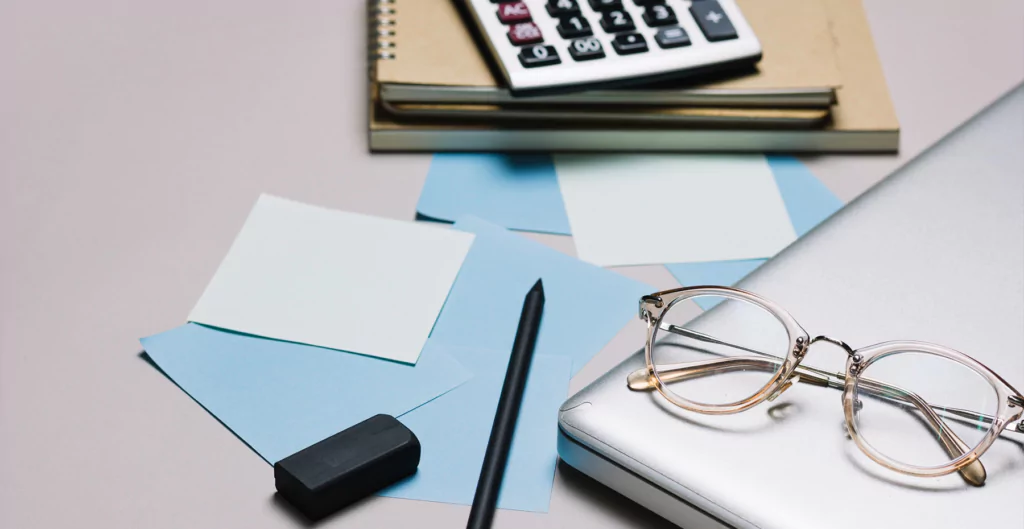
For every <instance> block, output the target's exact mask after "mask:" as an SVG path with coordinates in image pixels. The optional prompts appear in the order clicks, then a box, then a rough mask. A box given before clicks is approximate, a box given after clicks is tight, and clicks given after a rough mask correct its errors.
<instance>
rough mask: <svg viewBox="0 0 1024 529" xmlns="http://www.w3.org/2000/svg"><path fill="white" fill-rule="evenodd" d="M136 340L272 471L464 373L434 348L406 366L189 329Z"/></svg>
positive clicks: (453, 383) (445, 387)
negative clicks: (284, 461)
mask: <svg viewBox="0 0 1024 529" xmlns="http://www.w3.org/2000/svg"><path fill="white" fill-rule="evenodd" d="M140 341H141V342H142V346H143V348H144V349H145V350H146V353H147V354H148V355H149V357H150V358H151V359H152V360H153V362H155V363H156V364H157V366H159V367H160V369H161V370H163V372H164V373H165V374H166V375H167V376H168V377H170V378H171V379H172V380H173V381H174V382H175V383H176V384H177V385H178V386H179V387H181V389H183V390H184V391H185V392H186V393H188V394H189V395H191V396H192V398H193V399H195V400H196V402H198V403H199V404H200V405H202V406H203V407H204V408H206V410H207V411H209V412H210V413H211V414H213V415H214V416H215V417H217V419H219V420H220V421H221V422H222V423H223V424H224V425H225V426H227V427H228V428H229V429H231V431H232V432H234V433H235V435H237V436H238V437H239V438H241V439H242V441H244V442H245V443H246V444H248V445H249V446H250V447H251V448H252V449H253V450H255V451H256V453H258V454H259V455H260V457H262V458H263V459H265V460H266V461H267V462H268V463H271V464H273V463H275V462H277V461H279V460H281V459H283V458H284V457H286V456H289V455H291V454H293V453H295V452H298V451H299V450H302V449H303V448H306V447H307V446H310V445H312V444H314V443H317V442H318V441H321V440H323V439H325V438H327V437H329V436H331V435H333V434H335V433H338V432H340V431H341V430H344V429H345V428H348V427H349V426H352V425H354V424H356V423H359V422H360V421H362V420H364V419H367V418H369V417H371V416H373V415H376V414H378V413H387V414H390V415H395V416H398V415H401V414H402V413H405V412H407V411H409V410H411V409H413V408H416V407H417V406H419V405H421V404H423V403H425V402H428V401H430V400H432V399H434V398H436V397H437V396H439V395H442V394H444V393H445V392H447V391H449V390H451V389H452V388H455V387H457V386H459V385H460V384H462V383H463V382H466V381H467V380H468V379H469V378H470V377H471V376H472V375H471V373H470V372H469V371H468V370H467V369H466V368H464V367H463V366H462V365H461V364H460V363H459V362H458V361H457V360H455V359H454V358H453V357H452V356H451V355H449V354H447V353H445V352H444V350H443V349H441V348H424V350H423V353H422V355H421V356H420V360H419V362H417V364H416V365H415V366H410V365H406V364H400V363H396V362H389V361H386V360H380V359H376V358H371V357H368V356H362V355H357V354H352V353H344V352H340V351H335V350H331V349H324V348H320V347H313V346H308V345H302V344H297V343H290V342H281V341H276V340H269V339H265V338H258V337H254V336H247V335H242V334H237V333H232V332H229V331H221V330H217V329H212V328H209V327H204V326H201V325H196V324H192V323H190V324H187V325H183V326H181V327H178V328H175V329H172V330H170V331H167V332H164V333H161V334H157V335H155V336H150V337H148V338H143V339H142V340H140Z"/></svg>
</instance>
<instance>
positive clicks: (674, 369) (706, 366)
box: [627, 325, 992, 486]
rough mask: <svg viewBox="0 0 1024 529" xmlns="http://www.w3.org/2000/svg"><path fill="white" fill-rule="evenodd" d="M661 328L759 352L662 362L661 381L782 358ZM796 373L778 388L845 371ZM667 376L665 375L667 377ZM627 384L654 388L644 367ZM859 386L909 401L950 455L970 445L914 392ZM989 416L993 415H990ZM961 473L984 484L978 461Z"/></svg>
mask: <svg viewBox="0 0 1024 529" xmlns="http://www.w3.org/2000/svg"><path fill="white" fill-rule="evenodd" d="M662 329H663V330H666V331H669V332H672V333H675V334H679V335H683V336H687V337H690V338H693V339H696V340H700V341H703V342H708V343H714V344H718V345H724V346H727V347H731V348H735V349H739V350H742V351H747V352H751V353H754V354H757V355H759V356H760V358H757V357H729V358H721V359H713V360H705V361H700V362H687V363H683V364H676V365H673V366H665V367H668V369H659V370H658V376H659V377H660V378H661V380H662V381H663V382H670V381H677V380H686V379H689V378H697V377H703V376H708V375H713V374H717V373H722V372H729V371H736V370H743V369H761V370H767V371H769V372H771V371H775V370H776V369H777V368H778V365H779V364H780V363H781V362H782V359H781V358H779V357H776V356H774V355H770V354H768V353H764V352H761V351H757V350H755V349H750V348H747V347H743V346H740V345H737V344H732V343H729V342H725V341H722V340H719V339H717V338H715V337H713V336H709V335H707V334H704V333H701V332H697V331H692V330H690V329H685V328H682V327H679V326H676V325H667V326H663V327H662ZM794 371H795V373H794V374H795V375H796V376H794V377H792V378H791V379H790V381H787V382H786V385H785V386H783V387H782V388H781V390H785V389H786V388H788V387H789V385H792V383H793V382H804V383H807V384H812V385H815V386H821V387H836V388H841V387H842V385H840V384H835V385H833V383H832V380H831V377H836V378H839V379H840V380H845V378H846V377H845V375H843V374H841V373H836V374H832V373H828V372H826V371H822V370H819V369H815V368H812V367H805V366H797V368H796V369H795V370H794ZM666 377H668V379H666ZM627 382H628V384H629V387H630V388H631V389H634V390H644V389H651V388H653V383H654V380H653V376H652V375H651V374H650V373H648V372H647V368H642V369H640V370H637V371H635V372H633V373H631V374H630V375H629V377H627ZM860 386H861V388H862V389H864V390H865V391H866V392H867V393H869V394H871V395H875V396H879V397H882V398H885V399H887V400H896V401H897V402H900V401H902V402H903V403H909V404H912V405H913V406H914V407H915V408H917V409H918V410H920V411H921V414H922V415H923V416H924V418H925V419H926V422H927V424H928V426H929V427H930V428H931V429H932V431H933V432H934V433H935V434H936V435H937V436H938V438H939V441H940V444H941V445H942V447H943V449H944V450H945V451H946V453H947V454H948V455H949V457H951V458H954V459H956V458H958V457H960V456H962V455H964V454H966V453H967V452H969V451H970V447H968V446H967V444H966V443H964V442H963V440H961V439H960V437H959V436H957V435H956V433H954V432H953V431H952V430H951V429H950V428H949V426H948V425H947V424H946V423H945V421H943V420H942V418H941V417H939V416H938V414H936V413H935V410H933V409H932V406H931V405H929V404H928V403H927V402H926V401H925V400H924V399H922V398H921V397H920V396H919V395H917V394H916V393H913V392H911V391H907V390H905V389H903V388H900V387H897V386H893V385H890V384H885V383H882V382H878V381H875V380H870V379H863V378H862V379H861V380H860ZM780 393H781V391H776V392H775V394H774V395H772V397H769V399H770V400H774V398H775V397H776V396H778V395H779V394H780ZM979 415H980V414H973V416H974V417H978V416H979ZM990 420H992V419H990ZM960 474H961V475H962V476H963V478H964V480H965V481H967V482H968V483H970V484H972V485H977V486H980V485H983V484H984V483H985V477H986V472H985V467H984V466H983V465H982V463H981V461H977V460H976V461H974V462H972V463H971V464H969V465H967V466H965V467H963V468H961V469H960Z"/></svg>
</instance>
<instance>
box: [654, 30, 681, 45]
mask: <svg viewBox="0 0 1024 529" xmlns="http://www.w3.org/2000/svg"><path fill="white" fill-rule="evenodd" d="M654 40H655V41H657V43H658V46H661V47H662V48H679V47H682V46H689V45H690V36H689V35H687V34H686V30H685V29H683V28H680V27H675V28H662V29H659V30H658V34H657V35H655V36H654Z"/></svg>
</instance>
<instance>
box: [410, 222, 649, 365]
mask: <svg viewBox="0 0 1024 529" xmlns="http://www.w3.org/2000/svg"><path fill="white" fill-rule="evenodd" d="M455 228H456V229H458V230H462V231H468V232H471V233H475V234H476V238H475V240H474V241H473V247H472V248H470V250H469V254H467V255H466V260H465V261H463V263H462V269H461V270H459V275H458V277H457V278H456V280H455V284H454V285H452V289H451V291H450V292H449V293H448V300H447V301H446V302H445V305H444V308H442V309H441V314H440V315H439V316H438V317H437V322H436V323H435V324H434V330H433V331H432V332H431V334H430V339H431V340H435V341H438V342H440V343H443V344H445V345H455V346H462V347H478V348H483V349H493V350H498V351H504V350H510V349H511V348H512V342H513V340H514V339H515V333H516V328H517V326H518V324H519V314H520V312H521V311H522V308H523V298H524V297H525V296H526V293H527V292H528V291H529V290H530V287H532V286H533V284H534V283H535V282H536V281H537V279H538V278H540V279H542V280H543V282H544V297H545V304H544V319H543V321H542V322H541V327H540V332H539V334H538V336H537V354H546V355H560V356H568V357H570V358H571V359H572V373H573V374H576V372H578V371H579V370H580V368H582V367H583V365H584V364H586V363H587V362H588V361H589V360H590V359H591V358H592V357H593V356H594V355H595V354H597V352H598V351H600V350H601V348H602V347H604V345H605V344H607V343H608V342H609V341H610V340H611V339H612V338H613V337H614V336H615V334H617V333H618V332H619V331H620V330H621V329H622V327H623V326H625V325H626V323H627V322H628V321H629V320H630V318H635V317H636V311H637V303H638V302H639V300H640V296H643V295H644V294H650V293H651V292H653V291H654V289H653V288H652V287H651V286H649V285H646V284H644V283H641V282H639V281H635V280H633V279H630V278H628V277H626V276H623V275H620V274H618V273H616V272H612V271H611V270H606V269H604V268H601V267H598V266H594V265H592V264H589V263H585V262H583V261H580V260H579V259H576V258H574V257H570V256H568V255H565V254H563V253H561V252H558V251H556V250H553V249H551V248H549V247H547V246H544V245H543V244H540V243H538V242H535V241H532V240H530V239H527V238H526V237H523V236H521V235H518V234H515V233H512V232H510V231H508V230H506V229H504V228H501V227H500V226H495V225H494V224H491V223H489V222H487V221H484V220H482V219H479V218H477V217H463V218H461V219H459V220H458V221H457V222H456V223H455Z"/></svg>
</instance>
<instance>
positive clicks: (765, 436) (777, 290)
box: [561, 88, 1024, 529]
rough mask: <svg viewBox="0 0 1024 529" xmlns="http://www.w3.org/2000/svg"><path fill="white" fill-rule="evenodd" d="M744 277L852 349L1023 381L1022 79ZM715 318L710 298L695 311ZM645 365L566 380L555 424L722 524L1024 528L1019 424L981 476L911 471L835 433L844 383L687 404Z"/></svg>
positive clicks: (818, 360)
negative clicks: (741, 406) (569, 387)
mask: <svg viewBox="0 0 1024 529" xmlns="http://www.w3.org/2000/svg"><path fill="white" fill-rule="evenodd" d="M738 286H739V287H740V288H743V289H745V290H749V291H752V292H755V293H757V294H759V295H762V296H764V297H766V298H768V299H770V300H772V301H774V302H776V303H777V304H779V305H781V306H782V307H783V308H785V309H786V310H787V311H788V312H789V313H790V314H792V315H793V316H794V317H795V318H796V320H797V321H798V322H799V323H800V324H801V325H802V326H803V327H804V328H805V329H807V331H808V332H809V333H810V335H811V336H815V335H819V334H825V335H829V336H833V337H836V338H839V339H841V340H843V341H845V342H846V343H848V344H850V345H851V346H853V347H854V348H858V347H864V346H867V345H870V344H875V343H879V342H883V341H888V340H921V341H928V342H934V343H937V344H942V345H945V346H948V347H951V348H953V349H956V350H959V351H962V352H964V353H967V354H969V355H971V356H973V357H974V358H976V359H978V360H979V361H981V362H983V363H984V364H986V365H987V366H989V367H990V368H991V369H992V370H994V371H995V372H996V373H998V374H1000V375H1002V376H1003V377H1004V378H1006V379H1007V381H1008V382H1009V383H1010V384H1013V385H1014V386H1016V387H1017V388H1018V389H1020V388H1022V387H1024V88H1018V89H1016V90H1015V91H1013V92H1012V93H1011V94H1010V95H1008V96H1007V97H1005V98H1004V99H1002V100H1001V101H999V102H997V103H996V104H995V105H993V106H992V107H990V108H989V109H988V110H986V111H985V112H984V113H983V114H982V115H980V116H979V117H977V118H975V119H974V120H972V121H971V122H969V123H967V124H966V125H965V126H963V127H962V128H961V129H959V130H957V131H956V132H954V133H953V134H951V135H950V136H949V137H947V138H946V139H944V140H943V141H941V142H940V143H939V144H937V145H936V146H935V147H933V148H932V149H930V150H929V151H927V152H926V153H924V154H923V155H921V156H920V157H919V158H917V159H916V160H914V161H912V162H911V163H910V164H908V165H907V166H906V167H904V168H903V169H902V170H900V171H899V172H898V173H897V174H895V175H893V176H891V177H890V178H888V179H887V180H886V181H884V182H882V183H881V184H879V185H878V186H876V187H875V188H874V189H872V190H871V191H869V192H868V193H866V194H865V195H863V196H862V197H860V198H859V199H857V200H855V201H854V202H853V203H851V204H849V205H848V206H847V207H846V208H844V209H843V210H842V211H841V212H839V213H838V214H837V215H835V216H834V217H833V218H832V219H830V220H829V221H827V222H826V223H825V224H823V225H822V226H821V227H819V228H818V229H817V230H815V231H813V232H812V233H810V234H808V235H807V236H806V237H805V238H803V239H801V240H800V241H798V242H797V243H795V244H794V245H793V246H791V247H790V248H788V249H786V250H785V251H784V252H783V253H782V254H780V255H779V256H777V257H776V258H775V259H773V260H772V261H770V262H769V263H767V264H766V265H765V266H763V267H761V268H760V269H759V270H757V271H756V272H755V273H754V274H752V275H751V276H749V277H748V278H747V279H746V280H744V281H743V282H742V283H741V284H740V285H738ZM721 317H722V311H715V310H711V311H710V312H708V313H705V314H704V315H703V316H701V319H699V320H697V322H696V324H695V325H697V326H698V327H699V326H701V325H705V326H706V325H720V324H721V322H720V321H716V318H721ZM737 332H742V331H737ZM637 345H638V346H641V345H642V344H637ZM846 358H847V355H846V353H845V352H844V351H843V350H842V349H840V348H838V347H835V346H832V345H828V344H823V343H816V344H814V345H813V346H812V347H811V349H810V351H809V353H808V354H807V357H806V358H805V359H804V361H803V363H804V365H811V366H814V367H818V368H821V369H826V370H829V371H832V372H836V371H843V370H844V368H845V366H844V364H845V361H846ZM643 366H644V360H643V356H642V353H637V354H635V355H633V356H632V357H630V358H629V359H628V360H627V361H625V362H623V363H622V364H620V365H619V366H618V367H616V368H615V369H613V370H612V371H610V372H609V373H608V374H606V375H604V376H603V377H602V378H600V379H599V380H597V381H596V382H594V383H593V384H591V385H590V386H588V387H587V388H586V389H584V390H583V391H581V392H580V393H578V394H577V395H575V396H574V397H572V398H571V399H570V400H569V401H567V403H566V404H565V405H564V406H563V410H565V411H563V413H562V415H561V424H562V427H563V429H564V430H565V431H566V432H567V433H569V434H570V435H571V436H572V437H573V438H575V439H576V440H578V441H579V442H581V443H582V444H583V445H585V446H587V447H589V448H590V449H591V450H593V451H595V452H597V453H599V454H601V455H602V456H603V457H605V458H607V459H609V460H612V461H613V462H615V463H617V464H618V465H620V466H622V467H624V468H625V469H627V470H629V471H631V472H633V473H634V474H637V475H639V476H641V477H643V478H644V479H646V480H647V481H649V482H651V483H652V484H654V485H655V486H657V487H659V488H661V489H663V490H665V491H668V492H670V493H672V494H674V495H676V496H678V497H680V498H681V499H683V500H685V501H686V502H688V503H690V504H692V505H695V506H697V507H698V508H700V509H702V510H704V511H705V512H707V513H709V514H710V515H712V516H713V517H715V518H717V519H718V520H720V521H721V522H724V523H725V524H727V525H731V526H735V527H744V528H752V527H756V528H761V529H812V528H813V529H819V528H823V527H830V528H833V527H834V528H841V529H846V528H849V529H853V528H857V529H861V528H865V527H870V528H882V527H899V528H909V527H915V528H916V527H928V528H933V529H934V528H950V529H952V528H958V529H960V528H965V527H977V528H982V527H993V528H1020V527H1024V435H1022V434H1014V433H1006V434H1004V435H1003V436H1002V437H1001V438H1000V439H999V440H997V441H996V442H995V443H994V444H993V445H992V447H991V448H990V449H989V450H988V451H987V452H986V453H985V455H984V456H983V457H982V459H981V461H982V462H983V463H984V465H985V468H986V470H987V473H988V478H987V481H986V483H985V485H984V486H982V487H974V486H971V485H968V484H967V483H966V482H965V481H964V480H963V479H961V477H960V476H959V475H958V474H955V473H954V474H951V475H947V476H943V477H939V478H917V477H910V476H906V475H903V474H899V473H897V472H894V471H892V470H889V469H886V468H884V467H882V466H880V465H878V464H876V463H874V462H873V461H871V460H869V459H868V458H867V457H866V456H864V455H863V454H862V453H861V452H860V450H859V449H858V448H857V446H856V445H855V444H854V442H853V441H851V440H850V439H849V438H848V437H847V435H846V432H845V426H844V425H845V421H844V416H843V408H842V403H841V395H842V392H841V391H839V390H836V389H832V388H822V387H816V386H812V385H806V384H796V385H794V386H793V387H792V388H790V389H789V390H788V391H787V392H785V393H784V394H783V395H781V396H780V397H779V398H778V399H777V400H775V401H774V402H765V403H762V404H761V405H759V406H757V407H755V408H753V409H751V410H748V411H746V412H743V413H739V414H735V415H724V416H708V415H699V414H695V413H691V412H686V411H683V410H680V409H679V408H677V407H675V406H673V405H671V404H669V403H667V402H666V401H665V399H664V398H663V397H661V396H660V395H658V394H656V393H641V392H633V391H630V390H628V389H627V388H626V375H627V374H628V373H629V372H631V371H633V370H635V369H638V368H641V367H643Z"/></svg>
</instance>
